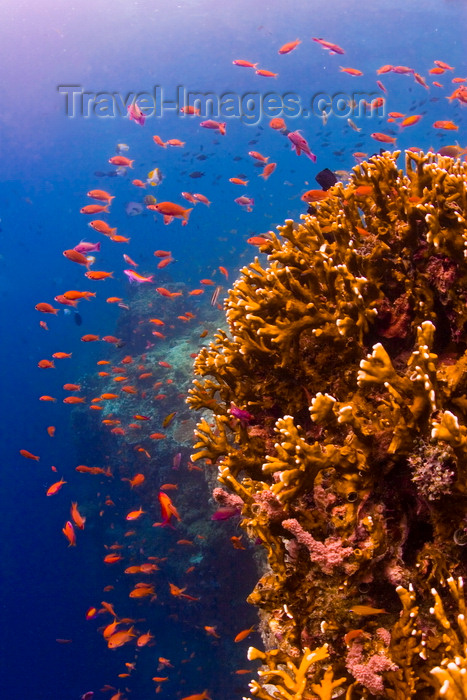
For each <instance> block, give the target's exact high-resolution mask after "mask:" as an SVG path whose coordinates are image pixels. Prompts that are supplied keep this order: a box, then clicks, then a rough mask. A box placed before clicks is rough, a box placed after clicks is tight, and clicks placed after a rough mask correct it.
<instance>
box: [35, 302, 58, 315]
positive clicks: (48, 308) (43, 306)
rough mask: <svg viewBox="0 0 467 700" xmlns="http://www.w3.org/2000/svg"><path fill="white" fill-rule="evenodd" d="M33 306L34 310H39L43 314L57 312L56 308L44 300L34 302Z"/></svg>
mask: <svg viewBox="0 0 467 700" xmlns="http://www.w3.org/2000/svg"><path fill="white" fill-rule="evenodd" d="M34 308H35V309H36V311H41V312H42V313H43V314H58V309H54V307H53V306H52V304H47V303H46V302H41V303H40V304H36V306H35V307H34Z"/></svg>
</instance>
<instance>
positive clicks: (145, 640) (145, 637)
mask: <svg viewBox="0 0 467 700" xmlns="http://www.w3.org/2000/svg"><path fill="white" fill-rule="evenodd" d="M153 639H154V636H153V635H152V634H151V633H150V632H146V634H142V635H141V636H140V637H138V639H137V640H136V646H137V647H145V646H146V644H149V642H151V641H152V640H153Z"/></svg>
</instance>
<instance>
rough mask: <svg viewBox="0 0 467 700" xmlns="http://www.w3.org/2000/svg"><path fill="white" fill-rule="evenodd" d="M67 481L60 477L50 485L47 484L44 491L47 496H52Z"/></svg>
mask: <svg viewBox="0 0 467 700" xmlns="http://www.w3.org/2000/svg"><path fill="white" fill-rule="evenodd" d="M66 483H67V482H66V481H65V480H64V479H60V481H56V482H55V483H54V484H52V486H49V488H48V489H47V491H46V495H47V496H54V495H55V494H56V493H58V492H59V491H60V489H61V488H62V486H63V484H66Z"/></svg>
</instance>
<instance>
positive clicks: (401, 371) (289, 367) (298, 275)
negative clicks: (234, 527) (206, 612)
mask: <svg viewBox="0 0 467 700" xmlns="http://www.w3.org/2000/svg"><path fill="white" fill-rule="evenodd" d="M399 157H400V153H398V152H395V153H392V154H391V153H384V154H383V155H381V156H375V157H373V158H371V159H370V160H369V161H368V162H363V163H361V164H359V165H358V166H356V167H355V168H354V169H353V174H352V176H351V178H350V181H349V182H348V183H347V184H346V185H344V184H342V183H338V184H336V185H335V186H334V187H333V188H332V189H331V190H329V191H328V193H327V194H328V197H327V198H326V199H323V200H322V201H321V202H320V203H319V204H316V206H315V208H314V209H313V213H312V214H307V215H303V216H301V219H300V222H294V221H292V220H287V221H286V222H285V224H284V225H283V226H280V227H278V233H277V234H275V233H273V232H270V233H269V234H268V240H266V241H265V242H264V243H263V244H262V245H261V248H260V252H261V253H266V254H267V266H266V265H263V264H262V263H261V262H260V260H259V259H255V260H254V262H253V263H251V264H250V265H248V266H247V267H245V268H244V269H242V270H241V275H240V277H239V279H238V280H237V281H236V282H235V284H234V285H233V288H232V290H231V291H230V292H229V295H228V298H227V300H226V316H227V323H228V331H227V332H224V331H218V333H217V334H216V335H215V337H214V341H213V342H211V344H210V345H209V347H207V348H204V349H203V350H202V351H201V352H200V353H199V355H198V357H197V359H196V361H195V374H196V375H197V377H198V378H197V379H195V381H194V386H193V388H192V389H191V391H190V396H189V398H188V403H189V404H190V406H191V407H192V408H194V409H196V410H200V411H203V414H202V415H203V417H202V418H201V420H200V422H199V423H198V426H197V430H196V440H197V441H196V444H195V454H194V455H193V457H192V459H193V460H195V461H196V460H205V461H206V465H207V467H206V468H207V469H208V470H209V469H210V468H216V469H217V472H218V474H217V478H218V481H219V482H220V484H221V487H220V488H217V489H216V490H215V497H216V499H217V500H218V502H219V503H221V504H223V505H225V504H226V503H230V504H235V506H236V507H237V508H239V509H241V527H242V528H243V529H244V530H245V531H246V533H247V534H248V536H249V538H250V540H251V547H252V550H253V551H254V552H258V550H260V549H262V550H264V552H265V554H266V557H265V558H264V560H263V561H262V562H260V564H259V566H260V569H261V578H260V580H259V581H258V583H257V585H256V587H255V589H254V590H253V591H252V593H251V595H250V596H249V601H250V602H251V603H252V604H254V605H255V606H257V608H258V610H259V615H260V630H261V633H262V638H263V642H264V645H265V651H264V652H262V651H258V650H256V649H253V648H251V649H250V652H249V654H250V658H251V659H257V660H259V661H260V662H261V664H262V665H261V666H260V668H259V671H258V680H253V681H252V682H251V684H250V692H251V695H252V697H253V698H255V697H256V698H266V699H269V698H273V699H274V698H285V699H287V700H299V699H301V698H303V699H306V700H317V699H318V698H319V699H320V700H323V699H328V698H329V699H331V698H334V697H338V696H341V695H342V696H344V695H345V697H346V698H351V699H353V700H354V699H356V698H376V697H384V698H389V699H390V700H406V699H407V698H412V697H414V698H423V699H425V698H426V699H431V698H437V697H446V698H449V699H455V700H459V699H460V698H467V682H466V680H465V678H466V676H467V626H466V622H465V619H464V613H465V610H464V608H465V604H464V598H463V589H462V580H463V577H465V575H466V569H467V566H466V556H465V555H466V548H465V547H464V545H465V544H467V497H466V490H467V352H466V348H467V342H466V323H467V227H466V214H467V203H466V181H467V166H466V164H465V163H461V162H460V161H459V160H452V159H450V158H443V157H440V156H437V155H435V154H433V153H428V154H423V153H421V152H418V153H415V152H409V151H408V152H406V164H405V169H400V168H399V167H398V166H397V159H398V158H399ZM210 465H212V466H210ZM255 548H256V549H255Z"/></svg>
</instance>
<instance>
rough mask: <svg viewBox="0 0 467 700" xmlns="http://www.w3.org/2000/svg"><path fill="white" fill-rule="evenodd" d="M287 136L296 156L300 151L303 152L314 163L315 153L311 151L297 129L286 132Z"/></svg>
mask: <svg viewBox="0 0 467 700" xmlns="http://www.w3.org/2000/svg"><path fill="white" fill-rule="evenodd" d="M287 138H288V139H289V140H290V141H291V142H292V150H293V151H295V153H296V154H297V156H299V155H300V153H304V154H305V155H306V156H307V157H308V158H309V159H310V160H312V161H313V163H316V156H315V154H314V153H312V152H311V150H310V147H309V145H308V142H307V140H306V139H305V138H304V137H303V136H302V135H301V133H300V132H299V131H290V132H289V133H288V134H287Z"/></svg>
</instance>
